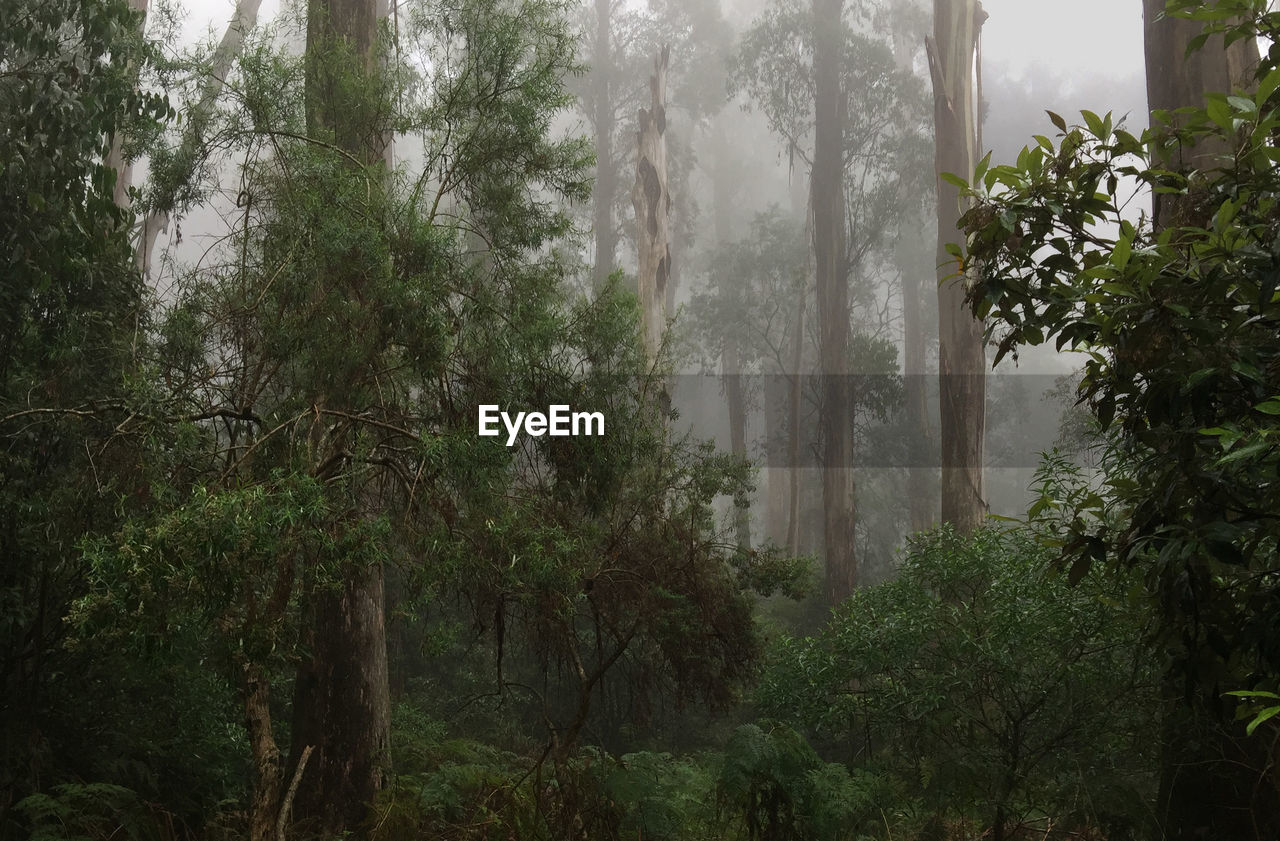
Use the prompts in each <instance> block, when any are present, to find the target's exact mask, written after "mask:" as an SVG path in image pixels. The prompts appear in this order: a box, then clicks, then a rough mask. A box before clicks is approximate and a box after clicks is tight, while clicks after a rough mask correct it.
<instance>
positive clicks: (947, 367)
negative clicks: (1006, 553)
mask: <svg viewBox="0 0 1280 841" xmlns="http://www.w3.org/2000/svg"><path fill="white" fill-rule="evenodd" d="M986 19H987V13H986V12H985V11H984V10H983V8H982V4H981V3H979V2H978V0H934V3H933V37H932V38H927V39H926V40H925V47H926V50H927V51H928V55H929V74H930V76H931V78H932V80H933V119H934V144H935V145H934V170H935V173H936V176H937V180H936V184H937V197H938V255H937V259H938V377H939V398H938V399H939V406H940V421H941V424H940V428H941V446H942V520H943V522H946V523H951V524H953V525H954V526H955V527H956V528H957V529H958V530H959V531H961V532H967V531H971V530H972V529H975V528H977V527H978V526H979V525H981V523H982V520H983V518H984V517H985V516H986V501H985V499H984V498H983V488H982V462H983V452H982V447H983V436H984V434H985V427H986V406H985V401H986V368H987V362H986V354H985V352H984V340H983V324H982V321H981V320H979V319H977V318H974V316H973V313H971V312H970V310H969V308H968V307H967V306H966V305H965V295H966V292H967V291H968V286H969V284H970V282H971V278H970V277H969V276H968V275H967V274H966V273H965V272H964V271H961V270H958V269H957V265H958V263H957V259H956V258H955V257H953V256H952V251H951V249H952V248H954V243H956V242H957V241H958V240H960V239H961V236H960V234H959V233H958V232H957V225H958V223H959V220H960V217H961V216H962V215H963V212H964V210H965V206H964V204H963V203H962V200H961V197H960V193H959V190H958V189H957V187H956V184H955V183H954V182H952V181H950V180H948V179H947V178H945V177H944V175H946V174H951V175H954V176H958V177H959V178H962V179H965V180H968V179H969V178H971V177H972V176H973V173H974V169H975V167H976V165H977V163H978V157H979V155H980V154H981V152H980V150H979V148H978V138H979V131H978V114H977V107H978V95H977V94H975V91H974V60H975V55H976V53H977V50H978V38H979V35H980V33H981V31H982V24H983V22H984V21H985V20H986Z"/></svg>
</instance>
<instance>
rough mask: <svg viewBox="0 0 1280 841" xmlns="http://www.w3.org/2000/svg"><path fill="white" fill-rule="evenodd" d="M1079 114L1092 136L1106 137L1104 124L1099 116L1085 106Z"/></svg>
mask: <svg viewBox="0 0 1280 841" xmlns="http://www.w3.org/2000/svg"><path fill="white" fill-rule="evenodd" d="M1080 116H1081V117H1084V124H1085V125H1086V126H1088V127H1089V131H1090V132H1091V133H1092V134H1093V136H1094V137H1097V138H1099V139H1102V138H1104V137H1106V133H1105V132H1104V131H1103V128H1104V126H1103V123H1102V118H1101V117H1099V116H1098V115H1097V114H1095V113H1093V112H1092V111H1090V110H1088V109H1087V108H1086V109H1085V110H1083V111H1081V112H1080Z"/></svg>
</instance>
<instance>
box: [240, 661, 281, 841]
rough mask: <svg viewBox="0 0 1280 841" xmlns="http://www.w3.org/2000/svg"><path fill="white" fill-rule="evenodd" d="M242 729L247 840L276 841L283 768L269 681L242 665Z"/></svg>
mask: <svg viewBox="0 0 1280 841" xmlns="http://www.w3.org/2000/svg"><path fill="white" fill-rule="evenodd" d="M240 692H241V696H242V698H243V701H244V718H245V729H246V731H247V732H248V734H249V751H250V754H251V755H252V757H253V776H254V781H253V788H252V790H251V795H250V802H249V841H276V821H277V818H278V816H279V809H280V784H281V781H282V779H283V773H284V771H283V768H282V767H281V764H280V749H279V747H277V746H276V740H275V736H274V734H273V732H272V728H271V684H270V681H269V680H268V678H267V676H266V674H265V672H264V670H263V669H262V668H261V667H258V666H251V665H247V664H246V665H245V666H244V677H243V683H242V685H241V690H240Z"/></svg>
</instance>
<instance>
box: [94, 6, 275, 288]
mask: <svg viewBox="0 0 1280 841" xmlns="http://www.w3.org/2000/svg"><path fill="white" fill-rule="evenodd" d="M142 2H143V3H144V4H145V2H146V0H142ZM261 6H262V0H238V2H237V3H236V8H235V12H234V13H232V15H231V20H230V22H228V23H227V28H226V29H225V30H223V33H222V40H221V41H219V42H218V47H217V49H216V50H214V52H213V61H212V63H211V65H210V67H209V75H208V76H206V77H205V80H204V84H203V85H202V86H201V88H200V99H199V100H198V101H197V102H196V104H195V106H194V107H192V108H191V109H190V111H189V112H188V113H187V115H186V125H185V127H184V129H183V134H182V145H181V152H180V153H179V155H180V159H182V160H185V161H188V162H190V164H191V165H192V166H193V167H194V166H195V163H196V162H195V156H196V155H198V154H199V153H200V146H201V144H202V143H203V142H204V132H205V129H206V128H207V127H208V123H209V118H210V116H211V115H212V114H213V109H214V106H215V105H217V102H218V97H219V96H220V95H221V94H222V88H223V87H224V86H225V84H226V81H227V76H228V75H229V74H230V73H231V65H232V62H234V61H235V59H236V57H237V56H238V55H240V52H241V50H243V49H244V39H245V36H246V35H247V34H248V33H249V30H251V29H253V27H254V26H256V25H257V23H258V9H259V8H261ZM116 185H117V187H118V186H119V181H117V182H116ZM118 201H119V200H118V199H117V202H118ZM173 204H174V197H173V196H172V195H169V196H157V197H156V198H155V201H154V202H153V204H152V207H151V210H150V211H148V213H147V215H146V216H144V217H143V219H142V227H141V229H140V231H139V234H138V244H137V246H136V247H135V249H134V253H133V261H134V265H135V266H136V267H137V269H138V273H139V274H141V275H142V277H144V278H145V277H147V276H148V275H149V274H150V273H151V262H152V259H153V258H154V256H155V247H156V240H157V239H158V238H159V236H160V232H161V231H163V230H164V229H165V228H167V227H169V213H170V211H171V210H172V209H173Z"/></svg>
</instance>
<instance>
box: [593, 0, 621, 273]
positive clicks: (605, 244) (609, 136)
mask: <svg viewBox="0 0 1280 841" xmlns="http://www.w3.org/2000/svg"><path fill="white" fill-rule="evenodd" d="M613 6H614V2H613V0H595V32H594V38H593V40H592V54H591V68H592V69H591V77H590V87H589V88H588V91H587V96H588V98H589V104H588V110H589V111H590V115H591V126H592V129H593V131H594V133H595V150H596V180H595V184H594V186H593V187H592V191H591V231H592V235H593V236H594V237H595V246H596V248H595V251H596V254H595V263H594V264H593V266H592V270H591V278H592V286H593V288H594V289H595V290H596V291H599V290H600V289H601V288H602V287H603V286H604V283H605V281H606V280H607V279H608V277H609V275H610V274H611V273H612V272H613V270H614V268H615V265H614V260H615V259H616V257H617V252H618V229H617V226H616V225H615V224H614V221H613V202H614V196H615V194H616V193H617V191H618V181H619V178H618V168H617V164H616V163H615V162H614V160H613V133H614V131H615V130H616V125H617V120H618V114H617V107H618V106H617V103H616V102H615V99H616V98H617V97H616V94H617V91H616V87H617V85H616V84H615V82H614V77H615V75H616V72H617V71H616V69H615V62H616V59H617V55H616V53H615V51H614V49H613V46H612V38H613Z"/></svg>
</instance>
